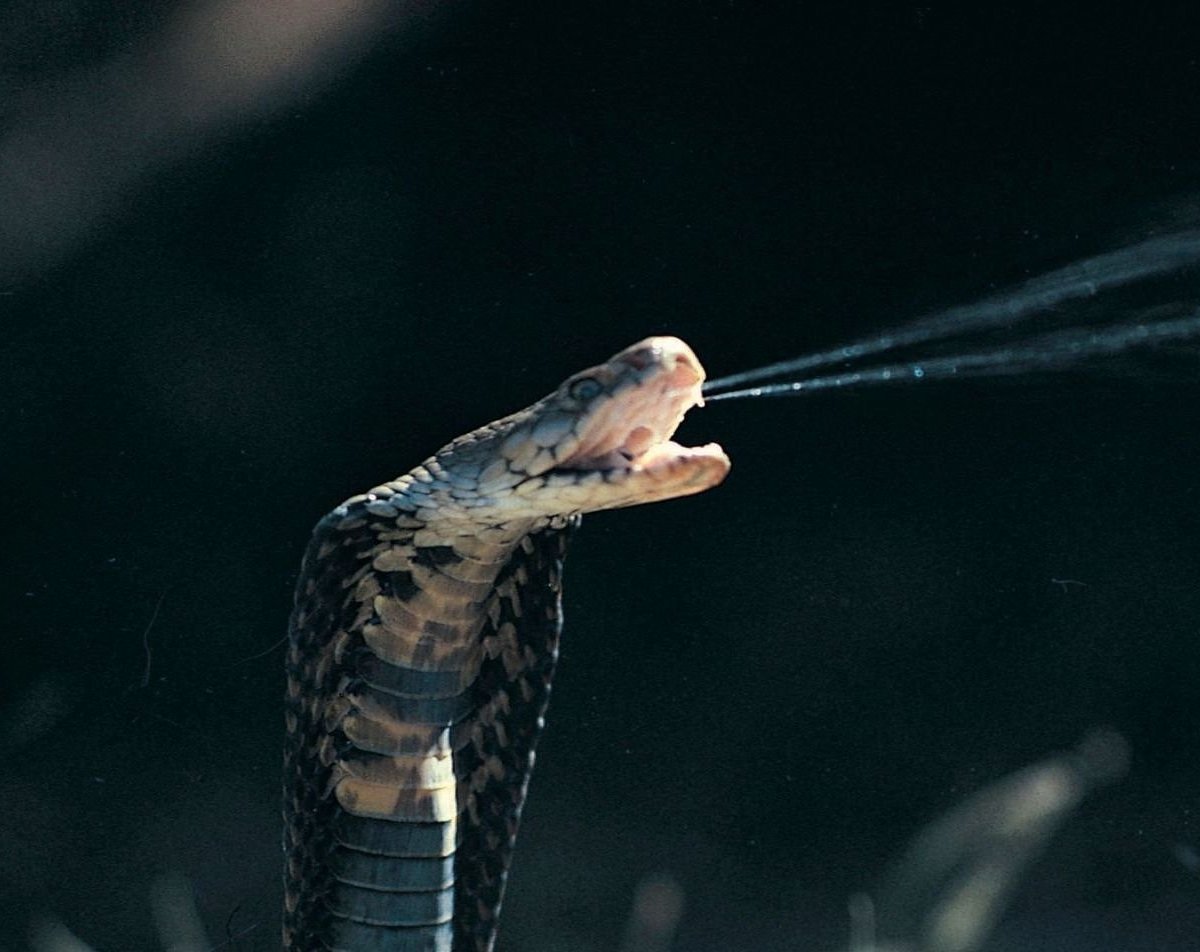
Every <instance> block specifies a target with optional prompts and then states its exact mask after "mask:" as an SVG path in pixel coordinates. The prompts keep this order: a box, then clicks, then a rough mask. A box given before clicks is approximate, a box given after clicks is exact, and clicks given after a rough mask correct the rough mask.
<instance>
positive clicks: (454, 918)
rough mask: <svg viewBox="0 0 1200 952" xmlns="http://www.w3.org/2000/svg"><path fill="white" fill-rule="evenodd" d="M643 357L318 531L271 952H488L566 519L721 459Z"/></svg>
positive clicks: (305, 597) (691, 370) (307, 590)
mask: <svg viewBox="0 0 1200 952" xmlns="http://www.w3.org/2000/svg"><path fill="white" fill-rule="evenodd" d="M702 380H703V371H702V369H701V368H700V365H699V363H698V362H697V361H696V359H695V356H694V355H693V354H692V353H691V351H690V350H689V349H688V348H687V346H686V345H685V344H683V343H682V342H680V341H677V340H675V339H674V338H650V339H649V340H647V341H643V342H642V343H640V344H637V345H634V347H631V348H628V349H627V350H625V351H622V352H621V353H620V354H618V355H616V356H615V357H614V358H612V360H610V361H609V362H608V363H606V364H603V365H600V366H599V367H595V368H592V369H590V370H588V371H585V372H584V373H583V374H579V375H576V376H575V377H572V378H571V379H569V380H568V381H566V382H565V383H564V384H563V385H562V386H561V387H559V388H558V390H556V391H554V392H553V393H551V394H550V395H549V396H547V397H546V398H544V399H543V400H541V401H539V402H538V403H536V404H534V405H533V406H531V407H529V408H528V409H526V410H523V411H521V412H520V413H516V414H513V415H512V416H510V417H506V418H504V419H502V420H499V421H497V422H495V423H492V424H489V425H488V426H485V427H483V428H481V429H479V430H476V431H474V432H472V433H470V434H467V435H466V436H464V437H460V438H459V439H458V440H455V441H454V442H453V443H451V444H449V445H448V446H446V447H445V448H443V449H442V450H441V451H440V452H439V453H438V454H437V455H435V456H433V457H431V458H430V459H428V460H426V461H425V462H424V463H423V464H421V465H420V466H418V467H417V468H416V469H414V470H413V471H411V472H410V473H409V474H407V475H405V476H402V477H400V478H399V479H397V480H395V481H393V482H391V483H388V484H385V485H383V486H380V487H377V488H376V489H374V490H372V491H371V492H369V493H367V494H364V495H362V496H356V497H354V498H352V499H350V500H347V501H346V502H345V503H343V504H342V505H341V506H339V507H337V508H336V509H335V510H333V512H331V513H330V514H329V515H327V516H326V517H325V518H324V519H322V520H321V522H320V523H318V525H317V527H316V530H315V532H314V534H313V538H312V541H311V542H310V544H309V547H308V550H307V553H306V555H305V559H304V563H303V567H302V570H301V576H300V580H299V583H298V586H297V592H296V603H295V608H294V611H293V614H292V623H291V632H290V649H289V653H288V662H287V665H288V693H287V700H286V724H287V740H286V746H285V755H284V767H285V779H284V813H285V834H284V849H285V853H286V857H287V861H286V872H285V887H286V895H285V911H284V946H285V948H286V949H289V950H329V949H338V950H346V952H362V950H391V952H417V950H421V952H487V950H490V949H491V948H492V945H493V943H494V941H495V935H496V922H497V917H498V914H499V909H500V903H501V900H502V898H503V892H504V883H505V878H506V876H507V871H508V867H509V862H510V859H511V856H512V850H513V845H514V843H515V838H516V833H517V825H518V821H519V818H520V813H521V807H522V805H523V803H524V799H525V791H526V788H527V785H528V782H529V776H530V771H531V769H532V766H533V760H534V747H535V744H536V742H537V737H538V734H539V732H540V730H541V727H542V718H543V714H544V712H545V709H546V702H547V699H548V697H549V692H550V682H551V677H552V675H553V672H554V664H555V659H556V657H557V653H558V637H559V632H560V629H561V618H562V616H561V608H560V604H561V603H560V591H561V577H562V564H563V558H564V556H565V554H566V546H567V541H568V538H569V536H570V534H571V532H572V531H573V529H574V527H575V526H576V525H577V524H578V521H579V515H580V514H581V513H583V512H587V511H594V510H598V509H608V508H615V507H617V506H626V505H634V504H637V503H639V502H648V501H655V500H659V499H667V498H671V497H673V496H679V495H686V494H690V493H694V492H699V491H701V490H703V489H706V488H708V487H709V486H712V485H715V484H716V483H717V482H720V480H721V479H722V478H723V477H724V475H725V472H726V471H727V470H728V466H729V463H728V459H727V458H726V457H725V455H724V453H723V452H721V450H720V448H719V447H716V446H715V445H709V446H706V447H700V448H696V449H689V448H685V447H681V446H678V445H677V444H674V443H671V442H670V441H669V440H668V439H667V438H668V437H669V436H670V435H671V433H672V432H674V429H675V427H676V426H677V425H678V423H679V420H680V419H682V416H683V414H684V413H685V412H686V410H687V409H688V408H689V407H690V406H692V405H693V404H696V403H698V402H699V387H700V383H701V381H702Z"/></svg>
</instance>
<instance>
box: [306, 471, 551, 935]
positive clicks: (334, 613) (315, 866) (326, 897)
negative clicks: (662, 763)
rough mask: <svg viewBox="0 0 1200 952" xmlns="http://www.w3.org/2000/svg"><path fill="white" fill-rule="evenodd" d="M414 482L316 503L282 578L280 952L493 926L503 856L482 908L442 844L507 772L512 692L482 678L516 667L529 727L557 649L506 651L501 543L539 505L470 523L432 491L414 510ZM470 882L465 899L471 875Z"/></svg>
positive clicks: (477, 931) (508, 828)
mask: <svg viewBox="0 0 1200 952" xmlns="http://www.w3.org/2000/svg"><path fill="white" fill-rule="evenodd" d="M413 481H414V480H413V479H412V477H411V476H410V477H406V478H405V479H403V480H401V481H397V482H396V483H392V484H388V485H385V486H383V487H378V488H377V489H376V490H373V491H372V492H370V493H367V494H364V495H362V496H358V497H354V498H353V499H350V500H347V501H346V502H345V503H343V504H342V505H341V506H339V507H338V508H337V509H335V510H334V511H333V512H331V513H330V514H329V515H328V516H326V517H325V519H323V520H322V521H321V523H319V524H318V526H317V529H316V531H315V532H314V536H313V539H312V542H311V543H310V546H309V550H308V554H307V556H306V558H305V562H304V566H303V569H302V573H301V578H300V580H299V583H298V586H297V593H296V603H295V607H294V611H293V615H292V624H291V637H290V646H289V655H288V674H289V677H288V694H287V704H286V720H287V724H286V726H287V733H288V738H289V740H288V743H287V748H286V750H285V819H286V830H285V851H286V853H287V863H286V872H285V880H286V882H285V885H286V902H285V924H284V945H285V948H286V949H289V950H294V952H299V950H308V949H314V950H315V949H347V950H349V949H355V948H360V947H361V948H381V949H385V948H386V949H393V948H394V949H404V950H407V949H431V950H443V949H445V950H450V949H453V950H455V952H457V950H459V949H464V950H467V949H470V950H472V952H474V950H476V949H484V948H489V947H490V943H491V941H492V937H493V936H494V920H495V915H496V914H497V912H498V908H499V901H500V896H501V894H502V890H503V878H504V877H503V873H504V870H503V869H500V870H499V871H492V872H490V873H488V874H487V875H484V876H482V885H483V886H485V887H487V889H486V890H485V898H486V900H487V901H486V902H476V903H475V904H476V905H477V906H479V908H481V909H483V910H484V912H485V913H486V915H483V916H481V915H480V913H479V911H478V910H472V909H464V907H465V906H466V905H467V898H468V897H467V895H466V892H465V890H464V882H463V876H462V870H461V869H460V868H458V867H461V865H462V864H461V863H457V864H456V853H457V852H458V849H459V846H460V845H461V843H462V841H463V837H464V833H469V832H470V829H468V828H474V827H478V826H479V825H480V824H481V823H483V820H484V818H483V817H482V816H481V812H480V797H482V796H484V795H485V793H486V791H487V790H488V789H489V785H490V784H492V783H493V782H494V781H496V780H497V779H503V780H504V781H505V782H506V783H507V782H511V779H512V778H511V777H509V776H507V774H508V773H509V767H507V766H506V765H505V764H504V763H503V762H502V759H501V758H499V757H498V755H497V749H498V748H499V747H503V746H504V744H503V743H501V742H504V741H508V740H509V738H508V737H507V736H506V734H505V728H504V720H505V717H506V716H507V714H508V713H509V712H510V710H511V708H512V706H513V698H512V697H510V696H509V694H507V693H505V692H504V691H497V690H496V685H497V684H500V683H502V682H506V681H510V680H511V679H512V678H518V679H519V678H521V677H523V676H525V675H532V676H533V679H534V681H535V682H537V684H536V685H532V684H530V683H526V682H521V685H523V687H519V688H518V690H517V691H515V692H514V693H515V694H516V695H519V697H517V700H518V701H519V702H525V701H532V700H536V701H537V703H536V704H535V706H536V707H538V708H539V709H538V710H537V711H536V712H535V717H534V721H535V722H537V723H536V726H538V727H540V716H541V709H544V697H542V695H543V693H544V692H542V691H541V689H540V685H541V684H542V683H543V682H544V684H545V685H546V686H547V688H548V683H549V675H550V668H549V666H552V664H553V660H554V655H555V654H556V650H551V651H549V652H547V651H545V650H540V651H539V652H536V653H535V652H533V651H531V650H529V649H528V648H526V650H525V651H524V652H522V645H521V644H520V639H519V638H518V635H517V631H518V628H519V627H520V626H521V625H522V618H521V614H522V610H521V603H522V598H521V590H522V588H523V587H524V586H526V585H527V584H528V582H529V578H528V570H527V568H526V567H524V566H523V565H522V564H520V560H519V559H517V560H516V561H514V558H515V556H517V555H520V556H522V557H527V556H528V554H529V551H530V550H531V548H532V546H531V543H530V541H529V540H530V538H531V536H530V533H531V531H532V532H535V533H536V532H538V531H541V530H543V529H545V528H546V527H547V524H548V523H550V522H551V520H548V519H547V520H541V525H539V524H537V523H536V522H533V521H530V520H522V521H520V522H514V523H509V524H506V525H499V526H498V525H491V524H486V523H479V524H475V525H472V523H471V522H470V520H469V519H468V518H467V517H466V515H465V514H464V513H462V512H460V511H456V510H453V509H451V508H450V507H448V506H446V505H445V503H444V501H443V502H442V503H441V504H440V512H441V514H442V515H443V516H445V515H446V514H447V513H449V515H450V517H449V518H445V517H443V518H436V519H432V518H428V517H427V515H426V514H427V513H429V512H430V511H431V510H430V507H429V506H428V505H426V504H424V503H426V501H427V500H428V494H427V493H426V494H417V498H416V499H414V498H413V497H412V495H411V494H410V493H408V492H405V490H406V489H408V488H409V487H410V486H411V485H412V483H413ZM433 511H438V510H436V509H435V510H433ZM561 521H562V522H563V523H565V521H566V520H565V519H564V520H561ZM555 608H557V602H556V598H555ZM555 621H556V617H555ZM554 647H555V649H556V642H555V646H554ZM485 675H486V676H485ZM513 683H514V684H516V683H517V682H513ZM504 708H508V709H509V710H504ZM497 725H499V727H498V728H497ZM528 747H529V757H528V763H526V764H518V765H517V767H519V768H520V772H521V774H522V777H524V776H527V771H528V767H529V766H530V765H531V763H532V742H530V743H529V744H528ZM521 789H522V790H523V780H522V785H521ZM510 799H511V798H510ZM517 806H518V810H517V812H519V804H518V805H517ZM515 822H516V813H514V814H513V816H512V817H511V822H509V823H508V824H507V825H505V826H503V829H502V832H501V834H500V835H499V837H498V838H499V839H500V840H501V841H505V840H511V838H512V837H513V836H515ZM492 845H495V844H492ZM476 879H480V877H479V876H476ZM488 880H491V881H490V882H489V881H488ZM470 885H471V890H470V892H471V898H472V901H473V902H474V900H475V894H476V893H478V891H479V887H480V884H479V883H474V882H473V883H471V884H470ZM456 907H457V910H458V911H457V913H456ZM456 933H457V934H458V937H457V938H455V936H456Z"/></svg>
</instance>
